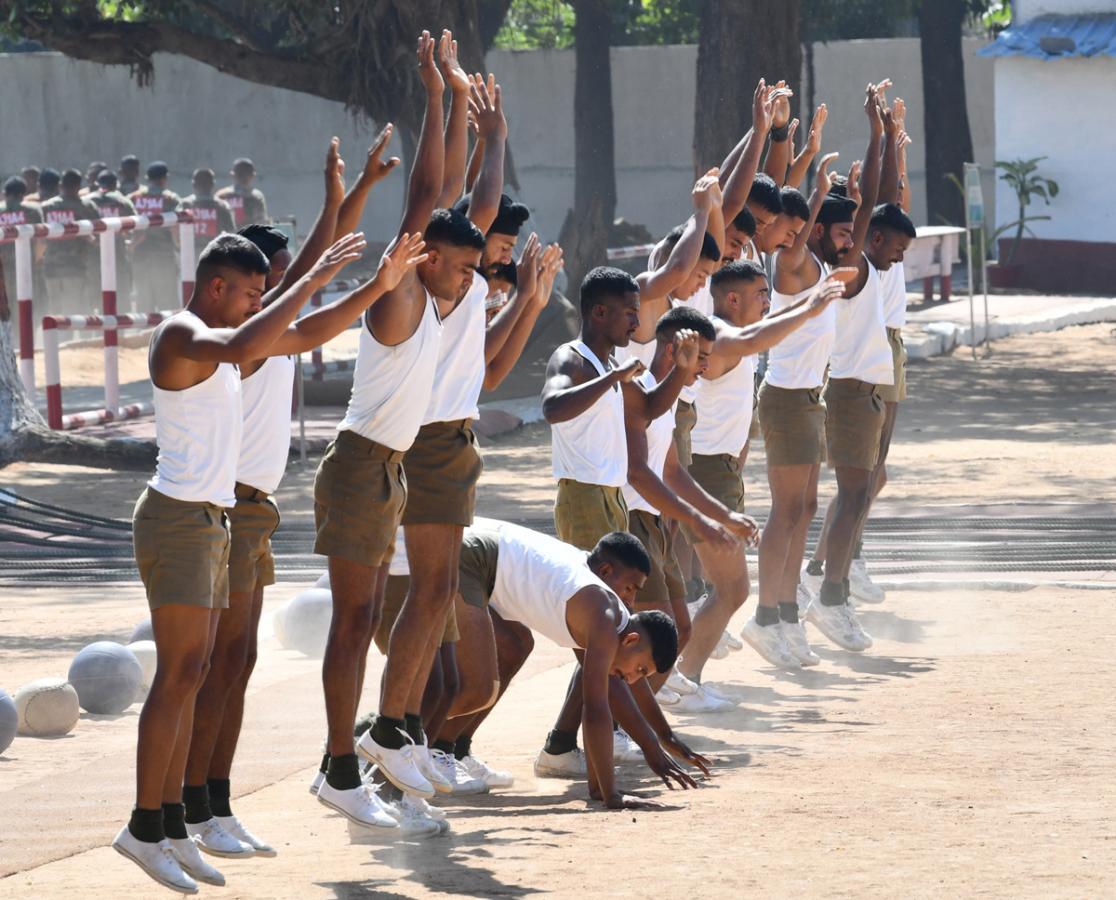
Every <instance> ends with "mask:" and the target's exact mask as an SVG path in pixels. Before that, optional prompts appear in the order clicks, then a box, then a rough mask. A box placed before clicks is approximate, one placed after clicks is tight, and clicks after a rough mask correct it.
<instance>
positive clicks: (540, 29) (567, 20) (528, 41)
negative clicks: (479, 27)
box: [493, 0, 574, 50]
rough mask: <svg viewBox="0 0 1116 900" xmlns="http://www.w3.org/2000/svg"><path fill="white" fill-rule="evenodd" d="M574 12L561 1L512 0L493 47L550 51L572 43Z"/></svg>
mask: <svg viewBox="0 0 1116 900" xmlns="http://www.w3.org/2000/svg"><path fill="white" fill-rule="evenodd" d="M573 27H574V11H573V7H571V6H570V5H569V4H567V3H565V2H563V0H515V2H513V3H512V5H511V8H510V9H509V10H508V17H507V18H506V19H505V20H504V27H503V28H501V29H500V31H499V32H498V33H497V35H496V41H495V43H494V45H493V46H495V47H496V48H498V49H501V50H550V49H553V48H556V47H558V48H562V47H569V46H570V45H571V44H573Z"/></svg>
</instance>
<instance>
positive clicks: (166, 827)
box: [163, 803, 190, 840]
mask: <svg viewBox="0 0 1116 900" xmlns="http://www.w3.org/2000/svg"><path fill="white" fill-rule="evenodd" d="M163 833H164V834H166V836H167V837H169V838H175V839H177V840H181V839H183V838H188V837H189V836H190V835H188V834H187V833H186V807H185V806H183V805H182V804H181V803H164V804H163Z"/></svg>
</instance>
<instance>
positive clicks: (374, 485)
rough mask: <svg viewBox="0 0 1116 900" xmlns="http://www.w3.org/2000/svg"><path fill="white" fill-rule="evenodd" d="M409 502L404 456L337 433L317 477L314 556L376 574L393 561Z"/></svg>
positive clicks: (353, 435) (348, 433) (346, 433)
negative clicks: (397, 533) (343, 561)
mask: <svg viewBox="0 0 1116 900" xmlns="http://www.w3.org/2000/svg"><path fill="white" fill-rule="evenodd" d="M406 502H407V479H406V476H404V474H403V454H402V453H400V452H399V451H398V450H392V449H391V448H390V447H385V446H383V445H382V444H377V443H376V442H375V441H370V440H368V438H365V437H361V436H360V435H359V434H357V433H356V432H354V431H342V432H339V433H338V435H337V437H336V438H335V439H334V441H333V443H332V444H330V445H329V447H328V448H327V449H326V452H325V456H323V457H322V461H321V464H320V465H319V466H318V474H317V475H316V476H315V477H314V523H315V525H316V527H317V529H318V534H317V537H316V538H315V540H314V552H315V553H318V554H320V555H322V556H336V557H339V558H341V559H347V560H349V561H350V562H355V563H357V564H359V565H362V566H369V567H370V568H376V567H377V566H382V565H386V564H387V563H389V562H390V561H391V557H392V554H393V553H394V552H395V530H396V528H398V527H399V520H400V518H401V517H402V515H403V506H404V504H406Z"/></svg>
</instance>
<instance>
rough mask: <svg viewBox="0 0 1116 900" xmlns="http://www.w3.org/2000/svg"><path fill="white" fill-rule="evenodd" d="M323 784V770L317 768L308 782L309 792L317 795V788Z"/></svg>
mask: <svg viewBox="0 0 1116 900" xmlns="http://www.w3.org/2000/svg"><path fill="white" fill-rule="evenodd" d="M323 784H325V772H323V771H322V770H321V769H318V770H317V771H316V772H315V773H314V780H313V781H311V782H310V793H311V794H313V795H314V796H315V797H317V796H318V789H319V788H320V787H321V786H322V785H323Z"/></svg>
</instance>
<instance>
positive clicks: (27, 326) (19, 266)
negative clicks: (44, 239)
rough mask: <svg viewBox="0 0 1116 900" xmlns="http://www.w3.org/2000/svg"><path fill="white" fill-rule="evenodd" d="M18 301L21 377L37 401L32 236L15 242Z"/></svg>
mask: <svg viewBox="0 0 1116 900" xmlns="http://www.w3.org/2000/svg"><path fill="white" fill-rule="evenodd" d="M15 268H16V300H17V304H16V305H17V306H18V307H19V377H20V378H21V379H22V381H23V388H24V390H26V391H27V395H28V396H29V397H30V398H31V399H32V400H34V399H35V319H34V312H33V311H32V306H31V297H32V291H33V287H32V285H33V284H34V276H33V273H32V268H31V236H30V235H27V234H21V235H20V236H19V237H18V238H16V242H15Z"/></svg>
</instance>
